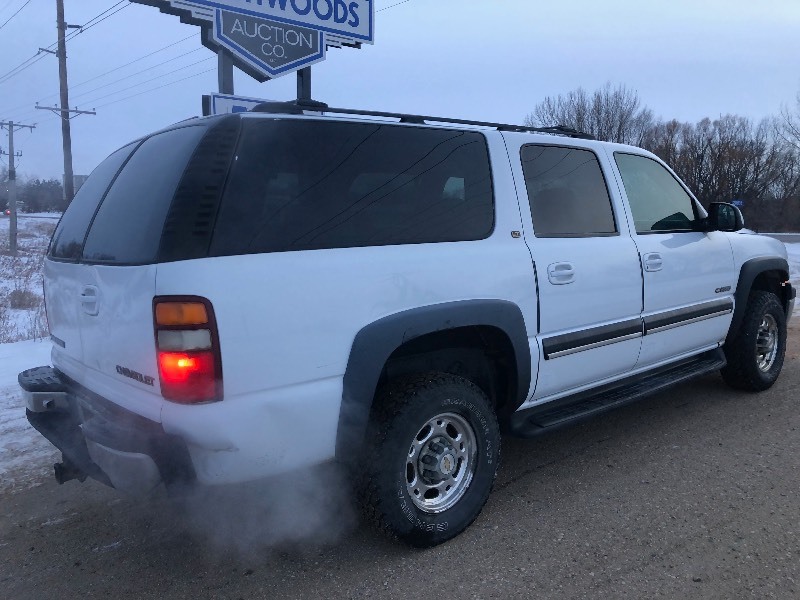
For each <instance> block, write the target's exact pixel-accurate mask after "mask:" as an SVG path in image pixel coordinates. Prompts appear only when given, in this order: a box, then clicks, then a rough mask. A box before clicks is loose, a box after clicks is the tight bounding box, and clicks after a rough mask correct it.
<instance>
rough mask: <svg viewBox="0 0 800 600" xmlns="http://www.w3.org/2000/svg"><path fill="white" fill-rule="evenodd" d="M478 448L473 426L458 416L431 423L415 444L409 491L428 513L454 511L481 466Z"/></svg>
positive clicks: (411, 453)
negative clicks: (478, 458) (477, 467)
mask: <svg viewBox="0 0 800 600" xmlns="http://www.w3.org/2000/svg"><path fill="white" fill-rule="evenodd" d="M477 455H478V444H477V441H476V437H475V431H474V430H473V428H472V426H471V425H470V424H469V422H468V421H467V420H466V419H465V418H464V417H462V416H461V415H457V414H455V413H443V414H441V415H437V416H435V417H433V418H432V419H429V420H428V421H427V422H426V423H425V424H424V425H423V426H422V427H421V428H420V429H419V431H418V432H417V435H415V436H414V438H413V439H412V440H411V446H410V448H409V451H408V457H407V459H406V488H407V489H408V494H409V496H411V501H412V502H413V503H414V505H415V506H416V507H417V508H419V509H420V510H422V511H423V512H426V513H440V512H443V511H445V510H447V509H448V508H451V507H452V506H453V505H454V504H455V503H456V502H458V501H459V500H460V499H461V497H462V496H463V495H464V492H466V491H467V488H468V487H469V484H470V483H471V482H472V477H473V476H474V474H475V466H476V464H477V462H478V461H477Z"/></svg>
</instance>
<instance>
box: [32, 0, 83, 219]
mask: <svg viewBox="0 0 800 600" xmlns="http://www.w3.org/2000/svg"><path fill="white" fill-rule="evenodd" d="M56 20H57V22H58V24H57V27H58V51H57V52H53V51H52V50H48V49H47V48H39V50H40V51H42V52H49V53H51V54H55V55H56V56H58V81H59V87H60V91H61V106H39V105H38V103H37V105H36V108H39V109H43V110H52V111H53V112H54V113H56V114H57V115H58V116H60V117H61V142H62V144H63V148H64V197H65V198H66V200H67V205H69V204H70V203H71V202H72V198H73V197H74V196H75V177H74V175H73V173H72V133H71V132H70V127H69V125H70V124H69V120H70V119H71V118H72V117H71V116H70V115H71V114H75V115H94V114H96V113H95V112H94V111H93V110H75V109H70V107H69V90H68V88H67V43H66V32H67V29H80V28H81V26H80V25H67V24H66V22H65V21H64V0H56Z"/></svg>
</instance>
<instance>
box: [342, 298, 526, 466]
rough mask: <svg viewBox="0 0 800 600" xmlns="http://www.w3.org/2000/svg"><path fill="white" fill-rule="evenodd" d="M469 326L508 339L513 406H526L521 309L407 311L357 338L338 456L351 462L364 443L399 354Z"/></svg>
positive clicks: (499, 304)
mask: <svg viewBox="0 0 800 600" xmlns="http://www.w3.org/2000/svg"><path fill="white" fill-rule="evenodd" d="M469 326H491V327H496V328H497V329H499V330H501V331H503V332H504V333H505V334H506V335H507V336H508V338H509V340H510V341H511V345H512V347H513V350H514V355H515V358H516V368H517V383H516V385H515V386H513V387H514V388H515V389H513V390H512V403H513V404H514V407H513V408H514V409H516V408H517V407H518V406H519V405H521V404H522V403H523V402H524V401H525V399H526V397H527V394H528V390H529V388H530V383H531V353H530V347H529V345H528V333H527V328H526V326H525V320H524V318H523V316H522V311H521V310H520V308H519V306H517V305H516V304H514V303H513V302H508V301H505V300H461V301H457V302H445V303H442V304H434V305H430V306H422V307H419V308H413V309H410V310H406V311H402V312H399V313H395V314H392V315H389V316H386V317H383V318H381V319H378V320H377V321H374V322H373V323H370V324H369V325H366V326H365V327H363V328H362V329H361V330H360V331H359V332H358V333H357V334H356V336H355V339H354V340H353V345H352V348H351V350H350V356H349V359H348V361H347V369H346V370H345V373H344V378H343V381H342V405H341V408H340V410H339V424H338V429H337V433H336V456H337V457H338V458H342V459H345V460H347V452H348V450H352V449H353V448H357V447H358V446H359V445H360V443H361V442H362V440H363V439H364V434H365V433H366V428H367V423H368V421H369V414H370V411H371V410H372V402H373V399H374V398H375V393H376V391H377V388H378V380H379V377H380V374H381V372H382V370H383V367H384V365H385V364H386V361H387V360H388V359H389V357H390V356H391V355H392V353H393V352H394V351H395V350H397V349H398V348H399V347H400V346H402V345H403V344H405V343H406V342H408V341H410V340H413V339H414V338H418V337H420V336H422V335H426V334H429V333H435V332H437V331H446V330H448V329H455V328H458V327H469Z"/></svg>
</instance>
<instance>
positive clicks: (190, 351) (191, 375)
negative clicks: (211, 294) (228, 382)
mask: <svg viewBox="0 0 800 600" xmlns="http://www.w3.org/2000/svg"><path fill="white" fill-rule="evenodd" d="M153 323H154V326H155V338H156V349H157V351H158V374H159V378H160V380H161V395H162V396H164V398H166V399H167V400H172V401H174V402H181V403H183V404H196V403H202V402H214V401H216V400H222V360H221V356H220V352H219V338H218V336H217V325H216V321H215V319H214V311H213V308H212V306H211V303H210V302H209V301H208V300H206V299H205V298H198V297H194V296H192V297H176V296H163V297H159V298H155V299H154V301H153Z"/></svg>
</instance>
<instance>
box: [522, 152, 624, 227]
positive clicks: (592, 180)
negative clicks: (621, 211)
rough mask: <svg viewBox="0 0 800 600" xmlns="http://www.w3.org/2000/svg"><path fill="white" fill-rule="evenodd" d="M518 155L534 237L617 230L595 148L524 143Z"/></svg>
mask: <svg viewBox="0 0 800 600" xmlns="http://www.w3.org/2000/svg"><path fill="white" fill-rule="evenodd" d="M521 156H522V171H523V173H524V174H525V185H526V187H527V189H528V202H529V204H530V208H531V219H532V220H533V230H534V232H535V234H536V237H577V236H596V235H610V234H614V233H616V231H617V228H616V225H615V223H614V213H613V210H612V208H611V199H610V198H609V196H608V188H606V182H605V179H604V178H603V172H602V170H601V169H600V163H599V162H598V161H597V156H595V154H594V152H591V151H590V150H581V149H579V148H562V147H559V146H537V145H528V146H523V147H522V150H521Z"/></svg>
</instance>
